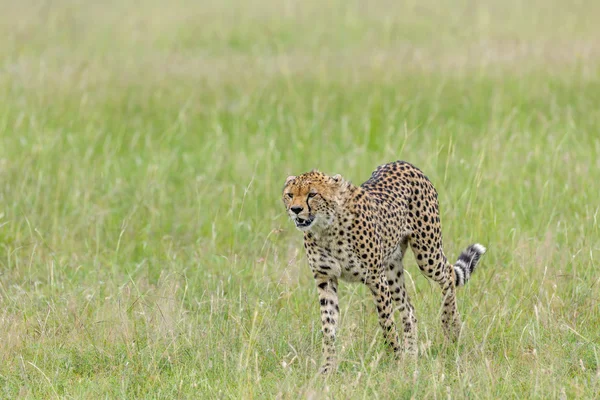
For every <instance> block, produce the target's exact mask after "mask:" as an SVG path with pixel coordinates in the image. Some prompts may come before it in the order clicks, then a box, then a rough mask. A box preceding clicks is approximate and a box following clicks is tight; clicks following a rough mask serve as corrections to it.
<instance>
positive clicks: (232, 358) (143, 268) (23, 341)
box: [0, 0, 600, 399]
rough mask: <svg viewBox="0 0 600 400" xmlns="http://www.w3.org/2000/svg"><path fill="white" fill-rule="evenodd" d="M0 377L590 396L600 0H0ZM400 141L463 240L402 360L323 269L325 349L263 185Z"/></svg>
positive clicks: (110, 386)
mask: <svg viewBox="0 0 600 400" xmlns="http://www.w3.org/2000/svg"><path fill="white" fill-rule="evenodd" d="M1 8H2V12H1V13H0V36H1V37H2V40H0V135H1V136H0V396H1V397H2V398H10V399H12V398H17V397H19V398H94V399H96V398H232V399H238V398H275V397H281V398H336V399H345V398H410V397H414V398H442V397H444V398H445V397H448V396H450V397H452V398H464V397H469V398H490V399H496V398H593V397H595V396H597V395H598V393H600V345H599V343H600V294H599V293H600V282H599V274H598V268H597V263H598V260H599V259H600V225H599V222H598V217H599V216H598V214H599V210H600V201H599V193H600V184H599V182H600V159H599V155H600V154H599V153H600V68H599V67H600V41H599V40H598V38H600V24H598V19H599V18H600V2H597V1H593V0H581V1H577V2H570V1H558V0H547V1H542V0H534V1H530V2H521V1H517V0H510V1H500V0H497V1H496V0H484V1H483V2H471V1H464V0H459V1H450V0H443V1H441V2H440V1H433V0H424V1H415V0H413V1H409V2H403V5H399V3H398V2H393V1H375V2H370V1H341V0H329V1H325V2H321V1H316V0H308V1H306V0H305V1H295V0H289V1H276V0H252V1H242V0H225V1H216V0H215V1H210V2H193V1H185V0H178V1H175V2H161V1H125V2H120V1H116V0H112V1H107V2H100V3H98V2H91V1H75V0H73V1H70V0H56V1H44V2H36V1H33V0H27V1H23V2H8V1H2V5H1ZM397 159H403V160H407V161H410V162H412V163H414V164H416V165H417V166H419V167H420V168H421V169H423V170H424V172H425V173H426V174H427V175H428V176H429V178H430V179H431V180H432V181H433V183H434V184H435V185H436V187H437V189H438V192H439V195H440V207H441V212H442V225H443V234H444V244H445V249H446V254H447V255H448V256H449V258H451V259H452V260H454V259H456V256H457V255H458V253H459V252H460V251H461V250H462V249H463V248H465V247H466V246H467V245H468V244H470V243H472V242H474V241H479V242H481V243H483V244H485V245H486V246H488V248H489V250H488V253H487V254H486V255H485V257H484V259H483V261H482V264H481V267H480V268H479V269H478V270H477V272H476V273H475V275H474V276H473V278H472V280H471V281H470V282H469V284H468V285H467V286H466V287H465V288H463V289H461V290H460V291H459V310H460V312H461V314H462V316H463V322H464V325H465V326H464V330H463V335H462V338H461V341H460V342H459V343H458V344H457V345H445V344H444V341H443V336H442V332H441V327H440V323H439V306H440V300H441V295H440V291H439V289H438V287H436V285H434V284H433V283H430V282H428V281H427V280H426V279H425V278H424V277H422V276H421V275H420V273H419V272H418V268H416V264H415V262H414V258H413V256H412V254H410V255H409V256H408V257H407V261H406V267H407V270H408V272H409V273H410V276H411V279H409V282H408V286H409V291H410V293H411V295H412V297H413V302H414V304H415V306H416V310H417V316H418V318H419V335H420V342H421V343H420V346H421V350H422V354H421V358H420V360H419V362H418V365H417V369H416V371H415V370H414V369H412V368H411V367H409V366H406V365H403V364H400V365H398V364H396V363H395V362H394V361H393V360H392V359H391V358H390V357H389V354H388V353H387V350H386V348H385V345H384V344H383V343H382V339H381V333H380V330H379V327H378V324H377V318H376V315H375V312H374V305H373V302H372V299H371V296H370V294H369V293H368V291H367V290H366V289H365V288H364V287H361V286H351V285H347V284H342V285H341V315H342V320H341V325H340V333H339V336H338V349H339V352H340V357H341V363H340V365H339V371H338V373H337V374H335V375H333V376H332V377H330V378H329V379H327V380H324V379H321V378H320V377H318V376H316V373H317V367H318V363H319V357H320V341H321V336H320V321H319V308H318V307H319V305H318V301H317V297H316V289H315V287H314V283H313V279H312V276H311V274H310V273H309V270H308V267H307V264H306V260H305V258H304V255H303V252H302V251H301V234H300V233H299V232H297V231H296V230H295V229H294V227H293V225H292V224H291V223H290V222H289V221H288V220H287V217H286V215H285V212H284V209H283V205H282V203H281V199H280V190H281V188H282V185H283V182H284V180H285V178H286V177H287V176H288V175H290V174H297V173H301V172H304V171H306V170H309V169H312V168H315V167H317V168H320V169H321V170H323V171H324V172H327V173H331V174H333V173H341V174H343V175H344V176H345V177H346V178H348V179H350V180H352V181H353V182H354V183H361V182H362V181H364V180H366V179H367V178H368V177H369V175H370V173H371V171H372V170H373V169H374V168H375V167H376V166H377V165H378V164H382V163H384V162H388V161H392V160H397Z"/></svg>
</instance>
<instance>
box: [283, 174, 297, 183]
mask: <svg viewBox="0 0 600 400" xmlns="http://www.w3.org/2000/svg"><path fill="white" fill-rule="evenodd" d="M294 179H296V177H295V176H294V175H290V176H288V177H287V179H286V180H285V186H287V184H288V183H290V182H291V181H293V180H294Z"/></svg>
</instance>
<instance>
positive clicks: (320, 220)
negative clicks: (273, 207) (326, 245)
mask: <svg viewBox="0 0 600 400" xmlns="http://www.w3.org/2000/svg"><path fill="white" fill-rule="evenodd" d="M339 181H340V178H338V177H337V176H336V177H333V178H331V177H328V176H327V175H325V174H322V173H320V172H317V171H312V172H309V173H306V174H304V175H300V176H290V177H288V178H287V180H286V182H285V187H284V189H283V203H284V205H285V207H286V209H287V213H288V216H289V217H290V219H291V220H292V221H294V223H295V224H296V228H298V229H299V230H301V231H308V230H314V229H322V228H325V227H327V226H329V225H330V224H331V223H332V222H333V220H334V219H335V197H336V190H337V188H338V186H339Z"/></svg>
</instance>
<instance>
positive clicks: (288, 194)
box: [285, 193, 294, 199]
mask: <svg viewBox="0 0 600 400" xmlns="http://www.w3.org/2000/svg"><path fill="white" fill-rule="evenodd" d="M285 195H286V196H287V198H288V199H291V198H292V197H294V195H293V194H291V193H286V194H285Z"/></svg>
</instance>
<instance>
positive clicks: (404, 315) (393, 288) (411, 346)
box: [386, 241, 418, 359]
mask: <svg viewBox="0 0 600 400" xmlns="http://www.w3.org/2000/svg"><path fill="white" fill-rule="evenodd" d="M406 248H407V242H406V241H404V242H402V243H401V244H400V246H399V248H398V250H396V252H395V253H394V254H393V255H392V257H391V258H390V260H389V261H388V262H387V268H386V276H387V280H388V285H389V287H390V292H391V294H392V298H393V299H394V303H395V304H396V307H395V308H396V309H397V310H398V311H399V312H400V317H401V319H402V325H403V328H404V329H403V335H404V340H403V343H404V345H403V348H404V352H405V354H406V355H407V356H408V357H409V358H411V359H416V357H417V354H418V334H417V318H416V316H415V308H414V307H413V305H412V304H411V303H410V297H409V295H408V292H407V291H406V285H405V281H404V266H403V265H402V259H403V258H404V254H405V253H406Z"/></svg>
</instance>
